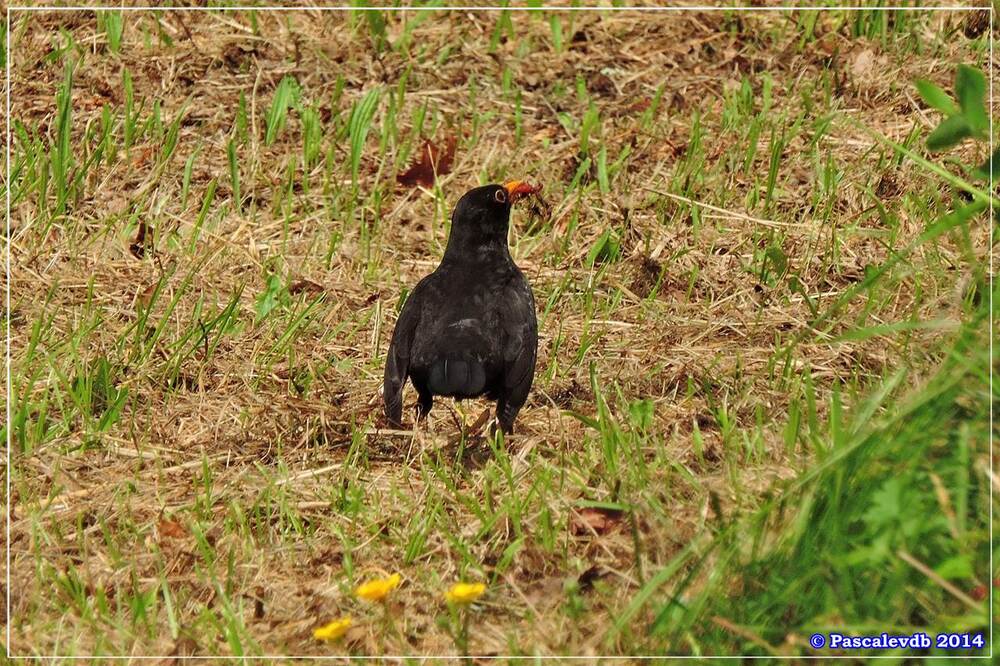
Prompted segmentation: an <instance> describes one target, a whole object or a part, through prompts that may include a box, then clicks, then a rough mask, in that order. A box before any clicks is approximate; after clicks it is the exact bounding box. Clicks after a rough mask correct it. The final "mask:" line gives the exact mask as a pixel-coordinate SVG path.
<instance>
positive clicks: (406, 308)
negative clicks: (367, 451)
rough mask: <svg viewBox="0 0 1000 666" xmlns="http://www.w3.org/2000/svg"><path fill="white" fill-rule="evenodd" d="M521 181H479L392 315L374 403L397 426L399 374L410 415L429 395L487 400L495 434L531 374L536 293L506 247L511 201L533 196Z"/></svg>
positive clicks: (425, 406) (516, 407)
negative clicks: (428, 267) (410, 396)
mask: <svg viewBox="0 0 1000 666" xmlns="http://www.w3.org/2000/svg"><path fill="white" fill-rule="evenodd" d="M537 191H538V190H537V188H534V187H532V186H531V185H528V184H527V183H525V182H522V181H512V182H510V183H507V184H506V185H484V186H482V187H477V188H475V189H472V190H469V191H468V192H466V193H465V195H464V196H463V197H462V198H461V199H459V200H458V205H456V206H455V211H454V212H453V213H452V216H451V233H450V235H449V237H448V246H447V247H446V248H445V251H444V257H443V258H442V259H441V264H440V265H439V266H438V267H437V269H436V270H435V271H434V272H433V273H431V274H430V275H428V276H426V277H425V278H424V279H422V280H421V281H420V282H419V283H417V286H416V287H415V288H414V289H413V292H412V293H411V294H410V297H409V298H408V299H407V300H406V303H405V304H404V305H403V311H402V312H400V313H399V319H398V320H397V321H396V328H395V330H394V331H393V333H392V342H391V343H390V344H389V353H388V357H387V359H386V364H385V384H384V387H383V388H384V391H383V400H384V405H385V415H386V418H387V419H388V421H389V423H391V424H392V425H393V426H395V427H400V426H401V419H402V415H403V386H404V384H405V383H406V378H407V377H409V378H410V381H412V382H413V387H414V388H415V389H416V390H417V396H418V399H417V417H418V418H423V417H424V416H426V415H427V413H428V412H429V411H430V410H431V407H432V406H433V404H434V396H439V395H440V396H448V397H452V398H456V399H458V400H462V399H464V398H475V397H478V396H482V395H485V396H486V397H487V398H489V399H490V400H496V403H497V410H496V417H497V420H498V421H499V423H500V428H501V430H503V432H504V433H508V434H509V433H510V432H511V431H512V429H513V427H514V419H515V418H516V417H517V413H518V411H520V409H521V406H522V405H524V401H525V400H526V399H527V397H528V391H529V390H530V389H531V382H532V379H534V375H535V357H536V354H537V352H538V322H537V321H536V319H535V298H534V295H533V294H532V293H531V287H530V286H529V285H528V281H527V280H526V279H525V278H524V275H523V274H522V273H521V271H520V270H519V269H518V267H517V266H516V265H515V264H514V261H513V259H511V257H510V251H509V250H508V249H507V226H508V222H509V220H510V207H511V204H512V203H513V202H514V201H516V200H517V199H519V198H521V197H523V196H526V195H528V194H533V193H535V192H537Z"/></svg>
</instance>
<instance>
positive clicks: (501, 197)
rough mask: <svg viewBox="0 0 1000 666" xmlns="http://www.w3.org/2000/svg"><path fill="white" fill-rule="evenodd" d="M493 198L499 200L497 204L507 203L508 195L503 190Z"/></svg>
mask: <svg viewBox="0 0 1000 666" xmlns="http://www.w3.org/2000/svg"><path fill="white" fill-rule="evenodd" d="M493 198H494V199H496V200H497V203H507V193H506V192H504V191H503V190H502V189H500V190H497V191H496V192H495V193H494V194H493Z"/></svg>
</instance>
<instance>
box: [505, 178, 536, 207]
mask: <svg viewBox="0 0 1000 666" xmlns="http://www.w3.org/2000/svg"><path fill="white" fill-rule="evenodd" d="M504 189H505V190H507V196H508V197H509V198H510V202H511V203H514V202H515V201H517V200H518V199H521V198H523V197H526V196H528V195H531V194H536V193H538V192H540V191H541V189H542V188H541V187H535V186H534V185H529V184H528V183H527V182H525V181H523V180H512V181H510V182H509V183H504Z"/></svg>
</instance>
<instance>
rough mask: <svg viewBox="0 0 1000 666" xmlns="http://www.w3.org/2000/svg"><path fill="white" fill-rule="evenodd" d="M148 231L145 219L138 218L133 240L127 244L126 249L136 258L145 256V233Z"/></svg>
mask: <svg viewBox="0 0 1000 666" xmlns="http://www.w3.org/2000/svg"><path fill="white" fill-rule="evenodd" d="M147 233H149V225H147V224H146V220H139V228H138V229H137V230H136V232H135V242H134V243H132V244H131V245H129V246H128V251H129V252H131V253H132V256H133V257H135V258H136V259H142V258H143V257H145V256H146V234H147Z"/></svg>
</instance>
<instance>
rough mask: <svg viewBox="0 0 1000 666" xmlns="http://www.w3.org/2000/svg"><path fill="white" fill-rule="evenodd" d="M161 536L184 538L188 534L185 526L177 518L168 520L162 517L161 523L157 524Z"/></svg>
mask: <svg viewBox="0 0 1000 666" xmlns="http://www.w3.org/2000/svg"><path fill="white" fill-rule="evenodd" d="M157 529H158V530H159V532H160V536H161V537H169V538H171V539H183V538H184V537H186V536H187V530H185V529H184V526H183V525H181V524H180V523H178V522H177V521H175V520H168V519H166V518H161V519H160V524H159V525H158V526H157Z"/></svg>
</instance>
